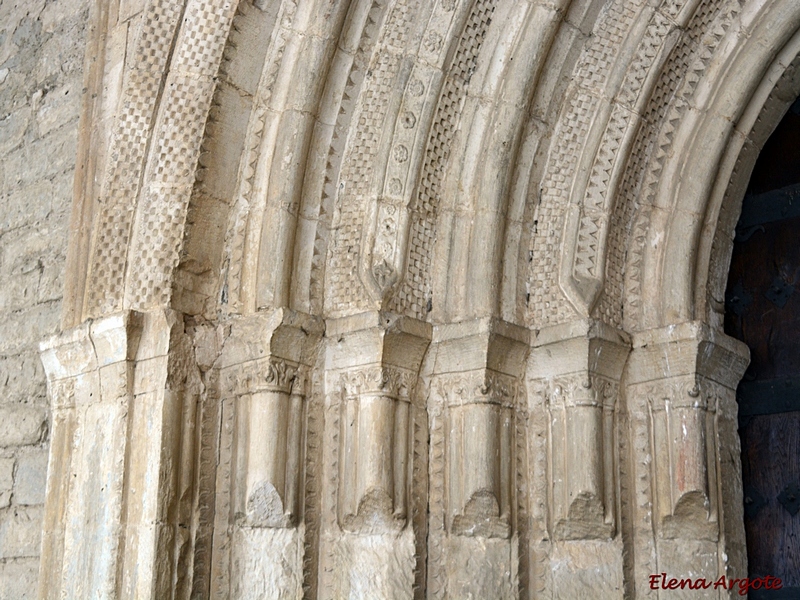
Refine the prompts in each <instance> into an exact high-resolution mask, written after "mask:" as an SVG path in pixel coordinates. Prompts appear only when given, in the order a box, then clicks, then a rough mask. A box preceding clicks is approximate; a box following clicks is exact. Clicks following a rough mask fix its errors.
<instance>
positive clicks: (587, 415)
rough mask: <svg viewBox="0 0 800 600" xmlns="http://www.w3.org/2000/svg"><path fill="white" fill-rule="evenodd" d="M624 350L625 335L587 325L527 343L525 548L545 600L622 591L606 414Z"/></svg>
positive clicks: (610, 421)
mask: <svg viewBox="0 0 800 600" xmlns="http://www.w3.org/2000/svg"><path fill="white" fill-rule="evenodd" d="M629 351H630V341H629V339H628V337H627V336H626V335H625V334H624V333H622V332H620V331H617V330H615V329H613V328H611V327H609V326H607V325H605V324H603V323H601V322H597V321H593V320H585V321H578V322H573V323H567V324H564V325H558V326H555V327H550V328H547V329H544V330H540V331H538V332H537V333H536V336H535V338H534V340H533V343H532V349H531V356H530V359H529V360H528V368H527V383H528V392H529V411H530V419H531V420H530V433H529V435H530V440H531V441H532V445H531V448H530V456H531V462H532V474H531V481H532V485H531V489H532V504H533V508H532V511H531V515H532V521H531V523H532V530H531V542H532V547H531V552H532V554H533V555H534V557H535V561H534V564H535V565H536V566H537V572H536V573H535V574H534V575H533V579H534V581H535V582H537V587H540V588H542V587H543V588H544V590H545V596H544V597H556V595H554V594H555V592H556V591H557V592H558V595H559V596H560V595H562V594H566V595H567V596H569V595H573V596H574V597H576V598H577V597H584V596H589V595H593V594H596V596H597V597H606V596H608V597H614V596H615V595H618V594H620V593H621V589H622V580H623V564H622V541H621V538H620V536H619V535H618V527H617V523H618V521H619V517H618V480H617V468H618V460H617V436H616V425H615V416H616V409H617V402H618V396H619V384H620V377H621V375H622V370H623V367H624V365H625V361H626V360H627V358H628V354H629ZM567 564H568V565H569V567H568V568H565V567H564V566H563V565H567Z"/></svg>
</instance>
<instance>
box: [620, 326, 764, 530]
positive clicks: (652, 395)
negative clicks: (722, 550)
mask: <svg viewBox="0 0 800 600" xmlns="http://www.w3.org/2000/svg"><path fill="white" fill-rule="evenodd" d="M748 360H749V352H748V350H747V347H746V346H744V344H741V343H740V342H738V341H737V340H734V339H732V338H729V337H728V336H726V335H724V334H722V333H719V332H716V331H714V330H712V329H711V328H709V327H708V326H706V325H704V324H703V323H698V322H689V323H683V324H681V325H676V326H673V327H668V328H664V329H658V330H653V331H646V332H643V333H641V334H638V335H637V336H636V338H635V339H634V350H633V352H632V354H631V360H630V364H629V366H628V376H627V380H628V382H629V387H628V397H629V398H630V399H631V400H632V405H633V406H635V407H638V408H637V409H638V410H639V411H646V414H647V415H649V425H650V430H651V436H650V438H651V451H652V455H653V464H652V482H653V483H652V487H653V497H654V504H655V506H654V511H653V512H654V514H655V516H656V525H657V531H658V533H659V535H660V536H662V537H665V538H692V539H708V540H716V539H717V538H718V536H719V517H718V507H719V505H720V498H719V497H718V496H719V493H718V486H717V479H718V477H719V472H720V462H719V461H720V456H719V449H718V447H717V446H718V439H719V431H718V427H719V420H718V414H719V413H720V412H722V413H723V414H725V415H726V416H728V417H730V416H732V415H733V414H735V410H736V405H735V400H734V396H735V388H736V385H737V383H738V381H739V379H740V378H741V376H742V374H743V373H744V370H745V368H746V367H747V363H748Z"/></svg>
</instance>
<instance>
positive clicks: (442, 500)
mask: <svg viewBox="0 0 800 600" xmlns="http://www.w3.org/2000/svg"><path fill="white" fill-rule="evenodd" d="M528 336H529V332H528V330H526V329H523V328H520V327H516V326H514V325H511V324H508V323H504V322H501V321H497V320H494V319H477V320H474V321H468V322H463V323H458V324H452V325H442V326H439V327H437V328H436V332H435V335H434V346H433V349H432V355H431V358H430V360H429V368H430V369H431V370H432V375H431V377H430V379H431V384H430V395H429V401H428V410H429V422H430V440H431V442H430V525H429V528H430V532H429V551H430V558H429V561H428V590H429V597H430V598H486V599H489V598H492V599H506V598H516V597H517V596H518V588H519V585H518V569H519V564H518V563H519V555H518V550H519V548H518V545H519V534H520V532H519V529H518V521H517V516H518V510H519V507H518V504H517V502H518V496H517V490H518V488H519V487H520V486H522V487H523V488H524V486H525V484H526V482H525V477H524V473H523V470H524V467H523V466H524V464H525V456H524V445H523V447H522V448H520V443H519V442H520V440H521V439H524V433H523V431H522V429H523V424H524V416H523V415H522V414H521V412H523V411H520V408H521V399H522V397H523V396H522V394H521V393H520V390H521V386H520V381H521V378H522V373H523V371H524V364H525V357H526V355H527V353H528V343H529V342H528ZM520 450H522V452H520Z"/></svg>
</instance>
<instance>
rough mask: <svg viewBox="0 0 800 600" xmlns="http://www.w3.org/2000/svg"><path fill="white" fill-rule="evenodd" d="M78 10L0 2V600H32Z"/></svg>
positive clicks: (71, 147)
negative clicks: (48, 340) (45, 361)
mask: <svg viewBox="0 0 800 600" xmlns="http://www.w3.org/2000/svg"><path fill="white" fill-rule="evenodd" d="M88 6H89V2H88V0H0V24H2V26H0V598H2V599H14V600H21V599H24V598H33V597H35V594H36V585H37V578H38V567H39V554H40V539H41V527H42V512H43V511H42V505H43V503H44V497H45V475H46V471H47V448H48V403H47V390H46V385H45V376H44V371H43V369H42V364H41V361H40V359H39V356H38V347H37V346H38V343H39V342H40V341H41V340H42V338H43V337H46V336H47V335H49V334H52V333H54V332H55V331H57V329H58V327H59V317H60V313H61V300H62V294H63V285H64V282H63V274H64V261H65V255H66V247H67V235H68V225H69V214H70V205H71V201H72V187H73V175H74V171H75V156H76V143H77V138H78V120H79V115H80V110H81V89H82V86H83V75H82V73H83V60H84V50H85V32H86V23H87V16H88Z"/></svg>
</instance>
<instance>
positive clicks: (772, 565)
mask: <svg viewBox="0 0 800 600" xmlns="http://www.w3.org/2000/svg"><path fill="white" fill-rule="evenodd" d="M786 122H788V126H787V125H786ZM781 128H783V129H781ZM773 138H776V139H773ZM773 138H771V139H770V142H769V143H770V144H771V146H768V147H765V150H764V152H763V153H762V156H761V157H760V159H759V164H758V165H757V167H756V171H755V173H754V178H753V180H752V181H751V189H750V191H749V192H748V195H747V196H746V198H745V201H744V204H743V210H742V216H741V218H740V221H739V225H738V226H737V235H736V240H735V242H734V252H733V256H732V259H731V269H730V276H729V278H728V289H727V292H726V313H725V330H726V333H728V334H729V335H731V336H733V337H736V338H738V339H740V340H742V341H744V342H745V343H746V344H747V345H748V346H749V347H750V352H751V363H750V366H749V368H748V370H747V372H746V373H745V376H744V379H743V381H742V383H741V384H740V385H739V388H738V390H737V400H738V402H739V433H740V436H741V441H742V478H743V483H744V496H745V498H744V501H745V533H746V536H747V560H748V575H749V576H750V577H751V578H753V577H764V576H767V575H772V576H774V577H780V578H781V580H782V583H783V589H781V590H780V591H764V590H759V591H753V592H751V593H750V595H749V597H750V598H752V599H756V600H759V599H761V598H793V599H800V183H796V182H800V163H798V162H797V160H798V158H800V147H795V146H797V144H798V142H800V117H798V115H797V114H794V113H789V115H788V116H787V118H786V119H784V123H782V124H781V125H780V126H779V128H778V129H777V130H776V134H774V135H773ZM776 140H777V141H776ZM781 152H782V153H783V155H782V156H781V154H780V153H781ZM765 153H766V155H765ZM792 181H793V182H795V183H789V182H792ZM778 185H780V186H782V187H777V189H775V188H776V186H778ZM759 187H760V189H759ZM770 188H773V189H770Z"/></svg>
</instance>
